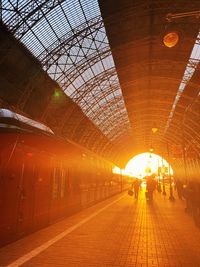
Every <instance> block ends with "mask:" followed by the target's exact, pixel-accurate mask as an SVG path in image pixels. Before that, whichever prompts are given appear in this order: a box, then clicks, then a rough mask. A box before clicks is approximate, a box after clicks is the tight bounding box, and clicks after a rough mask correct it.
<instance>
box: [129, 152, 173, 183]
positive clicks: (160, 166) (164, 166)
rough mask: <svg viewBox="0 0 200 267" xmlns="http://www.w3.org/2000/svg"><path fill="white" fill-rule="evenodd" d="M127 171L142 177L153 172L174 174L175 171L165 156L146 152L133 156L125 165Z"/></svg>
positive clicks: (159, 174)
mask: <svg viewBox="0 0 200 267" xmlns="http://www.w3.org/2000/svg"><path fill="white" fill-rule="evenodd" d="M124 170H125V172H126V173H127V174H129V175H130V176H133V177H137V178H139V179H142V178H143V177H145V176H150V175H152V174H154V175H157V176H160V177H161V178H162V177H163V175H165V176H170V175H171V176H173V174H174V171H173V169H172V167H171V165H170V164H169V162H168V161H167V160H166V159H164V158H163V157H161V156H159V155H157V154H154V153H151V152H145V153H141V154H138V155H136V156H134V157H133V158H131V159H130V160H129V161H128V163H127V164H126V166H125V169H124Z"/></svg>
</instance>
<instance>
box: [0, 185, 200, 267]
mask: <svg viewBox="0 0 200 267" xmlns="http://www.w3.org/2000/svg"><path fill="white" fill-rule="evenodd" d="M0 266H1V267H2V266H10V267H11V266H27V267H39V266H40V267H46V266H48V267H62V266H67V267H75V266H76V267H86V266H87V267H110V266H120V267H122V266H126V267H134V266H137V267H144V266H148V267H164V266H165V267H175V266H176V267H200V230H199V229H198V228H197V227H196V226H195V225H194V223H193V220H192V218H191V217H190V216H189V215H188V214H186V213H185V212H184V201H180V200H177V199H176V201H175V202H174V203H173V202H170V201H169V200H168V197H164V196H163V195H162V194H160V193H156V194H155V196H154V201H153V203H148V202H147V201H146V199H145V196H144V190H143V191H141V192H140V196H139V199H138V200H135V199H134V198H133V197H130V196H128V195H127V193H123V194H121V195H118V196H115V197H112V198H110V199H108V200H106V201H104V202H102V203H99V204H97V205H95V206H93V207H90V208H88V209H86V210H84V211H82V212H80V213H78V214H76V215H73V216H71V217H69V218H67V219H65V220H63V221H61V222H58V223H56V224H54V225H52V226H50V227H48V228H45V229H43V230H41V231H39V232H37V233H34V234H31V235H30V236H28V237H26V238H24V239H22V240H19V241H17V242H15V243H13V244H10V245H8V246H5V247H4V248H2V249H0Z"/></svg>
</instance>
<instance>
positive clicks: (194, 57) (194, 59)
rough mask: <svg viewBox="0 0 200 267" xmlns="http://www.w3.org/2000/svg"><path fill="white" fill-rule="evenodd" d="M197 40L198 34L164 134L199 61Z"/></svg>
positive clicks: (199, 53) (199, 49)
mask: <svg viewBox="0 0 200 267" xmlns="http://www.w3.org/2000/svg"><path fill="white" fill-rule="evenodd" d="M199 39H200V32H199V33H198V35H197V39H196V42H195V44H194V47H193V49H192V52H191V55H190V58H189V60H188V63H187V66H186V69H185V72H184V74H183V78H182V81H181V83H180V86H179V89H178V92H177V95H176V97H175V100H174V103H173V105H172V109H171V111H170V114H169V117H168V121H167V124H166V127H165V131H164V132H166V131H167V129H168V128H169V125H170V123H171V121H172V118H173V115H174V111H175V108H176V105H177V103H178V101H179V99H180V97H181V95H182V93H183V91H184V89H185V86H186V85H187V83H188V82H189V80H190V79H191V78H192V76H193V74H194V72H195V69H196V67H197V65H198V63H199V61H200V43H199V42H198V40H199Z"/></svg>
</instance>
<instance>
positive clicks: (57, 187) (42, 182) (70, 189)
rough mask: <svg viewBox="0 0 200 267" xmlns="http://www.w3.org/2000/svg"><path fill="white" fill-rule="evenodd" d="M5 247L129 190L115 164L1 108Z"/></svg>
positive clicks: (0, 210) (0, 202) (0, 222)
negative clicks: (117, 172)
mask: <svg viewBox="0 0 200 267" xmlns="http://www.w3.org/2000/svg"><path fill="white" fill-rule="evenodd" d="M0 135H1V137H0V214H1V219H0V246H4V245H6V244H8V243H11V242H13V241H15V240H17V239H20V238H22V237H24V236H26V235H28V234H30V233H32V232H34V231H37V230H39V229H41V228H44V227H46V226H48V225H50V224H52V223H55V222H57V221H58V220H61V219H63V218H65V217H67V216H69V215H71V214H73V213H75V212H78V211H80V210H82V209H84V208H87V207H89V206H91V205H93V204H95V203H97V202H99V201H102V200H104V199H106V198H108V197H111V196H113V195H115V194H118V193H120V192H122V190H125V189H127V184H128V182H127V181H128V177H125V176H121V175H119V174H115V173H113V168H114V166H115V165H114V164H113V163H111V162H109V161H108V160H105V159H104V158H102V157H100V156H98V155H96V154H95V153H92V152H91V151H89V150H87V149H85V148H83V147H81V146H80V145H78V144H75V143H73V142H71V141H69V140H67V139H63V138H60V137H57V136H55V134H54V132H53V131H52V130H51V129H50V128H49V127H47V126H45V125H44V124H42V123H39V122H37V121H34V120H32V119H29V118H27V117H25V116H22V115H20V114H17V113H15V112H13V111H11V110H8V109H0Z"/></svg>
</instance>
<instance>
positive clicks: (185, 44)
mask: <svg viewBox="0 0 200 267" xmlns="http://www.w3.org/2000/svg"><path fill="white" fill-rule="evenodd" d="M180 2H181V3H180ZM198 11H200V2H199V1H198V0H196V1H190V0H187V1H184V0H182V1H172V0H165V1H157V0H156V1H154V0H135V1H132V0H123V1H122V0H120V1H117V0H99V2H97V1H89V0H82V1H78V0H69V1H68V0H66V1H62V0H57V1H50V0H49V1H47V0H46V1H44V0H43V1H42V0H41V1H32V0H31V1H30V0H28V1H27V0H26V1H22V0H21V1H20V0H18V1H17V0H16V1H11V0H3V1H2V6H1V18H2V23H3V26H2V27H1V28H2V29H1V36H2V40H1V41H2V42H1V53H2V60H1V66H0V67H1V74H2V73H3V72H6V76H4V78H2V77H1V81H2V83H1V88H0V89H1V91H0V92H1V94H0V99H1V106H2V107H5V105H6V106H7V107H8V106H10V107H11V108H12V109H13V108H16V109H17V110H18V112H19V111H20V112H22V113H23V114H24V113H26V114H27V115H29V116H30V117H33V118H34V119H37V120H40V121H42V122H44V123H46V124H47V125H48V126H49V127H51V128H53V130H54V131H55V132H56V133H57V134H58V135H61V136H63V137H67V138H71V139H72V140H74V141H76V142H78V143H80V144H82V145H84V146H86V147H87V148H89V149H91V150H93V151H95V152H97V153H100V154H102V155H103V156H106V157H107V158H109V159H111V160H112V161H114V162H116V163H118V164H121V165H123V164H125V163H126V161H127V160H128V159H129V158H130V157H131V156H133V155H135V154H137V153H141V152H145V151H149V149H150V148H151V147H153V148H154V152H155V153H158V154H162V155H165V154H166V153H167V147H170V150H171V151H174V150H180V149H181V148H182V146H184V147H185V148H188V149H192V150H194V151H195V153H196V155H197V156H198V157H199V153H200V134H199V133H200V124H199V116H200V100H199V84H200V72H199V60H200V52H199V50H198V49H199V46H200V45H199V44H200V42H199V29H200V27H199V26H200V19H199V17H200V16H199V14H200V12H198ZM191 12H194V14H193V13H191ZM168 14H171V15H168ZM173 15H176V16H173ZM169 18H170V19H169ZM4 26H6V27H7V29H8V31H9V33H5V32H6V29H5V28H4ZM170 28H171V29H173V30H175V31H177V32H178V34H179V36H180V38H179V42H178V44H177V45H176V46H174V47H172V48H168V47H166V46H165V45H164V44H163V42H162V37H163V35H164V33H165V32H166V31H167V30H169V29H170ZM3 31H4V35H5V36H9V35H12V36H13V37H14V38H15V39H17V40H18V41H17V42H15V45H14V44H13V42H14V39H13V40H12V41H11V39H12V38H11V39H10V41H9V44H10V47H12V48H13V47H15V50H12V49H10V50H8V49H9V45H8V41H6V45H5V39H6V38H5V36H4V35H3ZM3 36H4V37H3ZM7 38H8V37H7ZM9 38H10V37H9ZM3 41H4V44H3ZM11 44H12V45H11ZM21 44H23V46H22V45H21ZM17 46H19V48H18V49H19V50H20V51H21V52H19V51H18V50H17V48H16V47H17ZM194 46H195V51H194V50H193V49H194ZM6 49H7V50H6ZM23 49H24V51H26V52H24V54H23V58H22V56H19V53H22V50H23ZM27 50H28V51H30V53H29V52H27ZM5 51H7V53H6V54H5ZM12 51H15V52H14V53H12ZM16 51H18V52H16ZM25 54H26V56H25ZM3 55H4V56H3ZM5 55H6V56H5ZM17 55H18V56H17ZM20 57H21V58H22V61H21V62H19V58H20ZM31 57H32V58H31ZM27 58H29V59H27ZM30 62H34V63H30ZM5 66H7V67H6V71H5ZM9 66H11V67H10V69H9ZM30 66H32V67H30ZM33 66H34V67H33ZM16 73H18V75H19V76H18V77H16ZM20 73H21V74H20ZM5 80H6V81H7V83H6V81H5ZM8 81H9V86H10V87H9V86H8ZM47 83H48V84H49V86H44V85H46V84H47ZM11 84H12V85H11ZM5 86H8V87H9V88H10V91H9V93H8V91H7V94H6V93H5V92H6V90H5ZM30 87H31V88H32V89H30ZM25 89H26V90H25ZM56 91H58V92H61V93H62V95H64V99H65V100H64V102H63V101H61V100H59V101H57V102H56V103H53V104H52V96H54V94H55V92H56ZM3 92H4V93H3ZM33 92H35V93H33ZM63 93H65V94H63ZM16 95H17V97H14V96H16ZM39 95H41V96H42V99H43V101H39V100H38V99H39V98H38V96H39ZM11 96H12V97H11ZM62 99H63V98H62ZM38 102H39V104H38ZM61 102H62V103H61ZM38 105H39V108H38ZM58 118H59V119H58ZM75 121H76V123H74V122H75ZM152 128H157V132H156V133H153V131H152ZM175 153H176V151H175Z"/></svg>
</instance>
